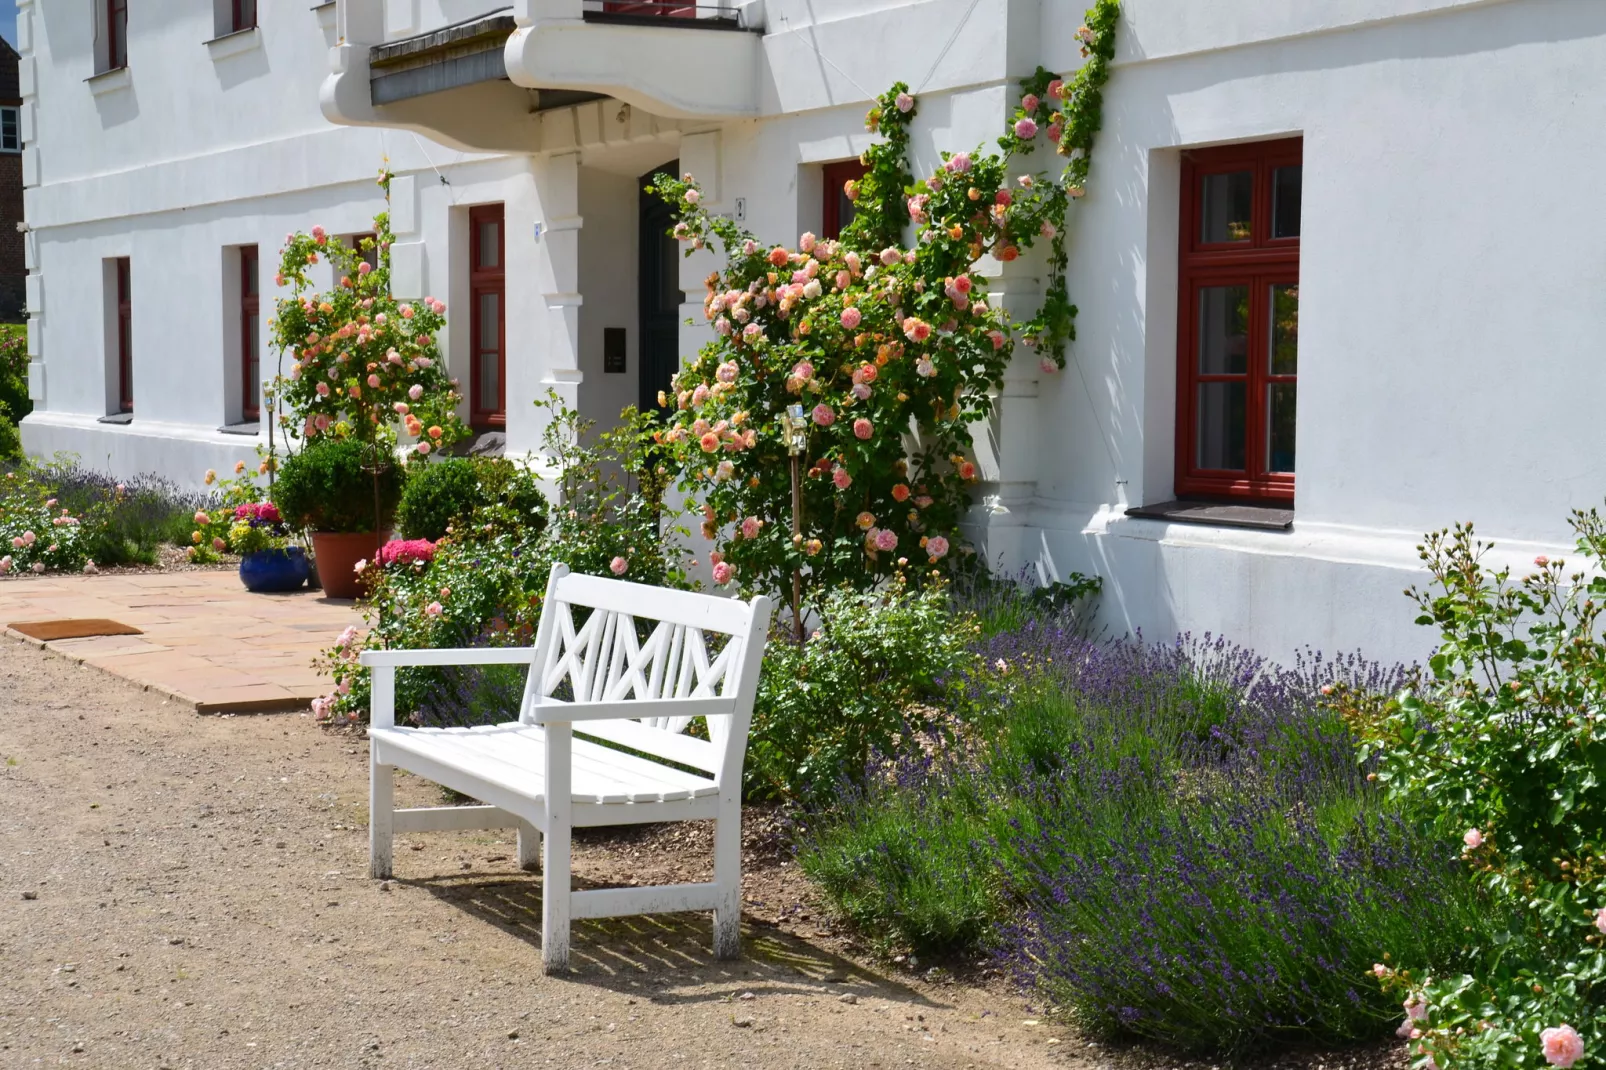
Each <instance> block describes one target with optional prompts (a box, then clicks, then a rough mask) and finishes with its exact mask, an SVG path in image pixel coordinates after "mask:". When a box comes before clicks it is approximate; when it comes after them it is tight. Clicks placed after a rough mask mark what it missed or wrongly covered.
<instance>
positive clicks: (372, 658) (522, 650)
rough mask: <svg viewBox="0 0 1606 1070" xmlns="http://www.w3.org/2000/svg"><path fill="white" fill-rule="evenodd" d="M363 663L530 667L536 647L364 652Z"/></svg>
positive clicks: (370, 666)
mask: <svg viewBox="0 0 1606 1070" xmlns="http://www.w3.org/2000/svg"><path fill="white" fill-rule="evenodd" d="M360 660H361V662H362V664H364V665H366V666H368V667H369V668H373V667H375V666H379V665H389V666H394V667H404V666H405V667H414V668H416V667H419V666H426V665H529V664H530V663H531V662H533V661H534V660H535V648H534V647H528V646H474V647H459V648H457V649H452V650H365V651H363V653H362V657H361V659H360Z"/></svg>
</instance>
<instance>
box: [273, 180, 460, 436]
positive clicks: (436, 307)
mask: <svg viewBox="0 0 1606 1070" xmlns="http://www.w3.org/2000/svg"><path fill="white" fill-rule="evenodd" d="M390 180H391V175H390V173H389V172H388V171H382V172H380V176H379V184H380V185H381V186H382V187H383V188H384V190H385V196H386V199H387V200H388V199H389V197H390ZM374 232H375V234H376V237H374V238H365V239H363V241H362V243H361V245H362V247H361V248H354V247H352V246H350V245H348V244H346V243H345V242H344V241H342V240H341V239H340V238H339V237H337V236H335V235H333V234H330V233H328V232H327V231H325V230H324V228H323V227H319V226H315V227H313V228H312V229H311V230H310V231H309V232H306V233H296V234H290V235H288V236H287V237H286V238H285V244H284V248H283V250H282V252H281V261H280V266H279V272H278V274H277V275H276V276H275V279H274V281H275V282H276V283H277V284H278V285H279V286H280V287H284V288H288V289H289V291H290V295H289V296H288V297H284V298H280V299H279V300H278V302H277V305H276V309H275V318H274V322H273V337H274V342H275V344H276V345H277V346H278V348H279V349H280V351H281V352H283V353H285V354H286V355H288V356H289V357H290V358H291V360H292V363H291V365H290V368H289V370H288V371H287V372H286V373H285V374H283V375H280V376H278V377H277V378H276V379H275V380H274V383H273V385H272V387H271V388H270V390H269V398H270V400H271V401H273V402H275V404H278V405H282V406H283V408H284V409H285V410H286V411H283V412H281V413H280V415H279V417H278V420H279V424H280V427H281V428H282V429H283V431H284V433H285V434H286V436H287V437H288V438H289V439H290V440H291V441H296V440H314V439H319V438H324V437H332V438H354V439H356V440H358V441H361V442H363V443H365V444H367V445H368V446H370V447H371V450H372V452H373V454H374V456H375V458H376V463H377V461H378V458H379V457H381V456H385V455H388V454H389V452H390V451H391V450H392V449H393V448H394V447H395V446H396V445H397V443H398V441H399V436H400V434H401V433H402V432H405V433H406V434H407V435H408V436H409V437H410V438H411V439H413V440H415V441H414V443H413V445H412V446H411V447H410V449H411V450H412V452H413V453H414V454H415V455H417V456H427V455H428V454H430V453H432V452H434V451H436V450H439V449H441V448H443V447H446V446H450V445H451V444H452V443H453V442H456V441H457V440H458V439H460V438H462V437H463V436H464V435H465V434H467V428H466V427H465V426H464V424H463V422H462V420H460V419H459V418H458V415H457V406H458V403H459V402H460V401H461V400H462V396H461V395H460V394H459V393H458V390H457V383H456V382H455V381H454V380H453V379H451V378H450V376H449V375H448V372H447V369H446V366H445V363H444V362H443V361H442V359H441V354H440V349H439V347H438V346H437V345H436V341H435V336H436V334H437V333H438V332H439V331H440V329H441V328H442V327H443V326H444V325H445V323H446V305H445V303H444V302H442V301H438V300H436V299H435V298H433V297H425V298H424V299H422V300H420V301H404V300H398V299H397V298H395V297H394V296H392V295H391V292H390V247H391V242H392V240H393V239H392V234H391V230H390V216H389V213H388V212H382V213H380V214H379V215H377V216H375V217H374ZM368 253H374V254H376V256H375V259H376V261H377V264H378V266H377V267H374V266H371V265H370V264H369V263H368V261H367V260H366V259H365V254H368ZM319 263H328V264H329V266H330V268H331V270H332V271H333V273H334V277H335V280H336V283H335V286H334V287H333V288H332V289H330V290H329V291H327V292H324V293H318V292H316V290H315V285H314V282H313V278H312V270H313V267H314V266H315V265H317V264H319Z"/></svg>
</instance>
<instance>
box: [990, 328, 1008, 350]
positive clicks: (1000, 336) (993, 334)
mask: <svg viewBox="0 0 1606 1070" xmlns="http://www.w3.org/2000/svg"><path fill="white" fill-rule="evenodd" d="M987 337H988V338H989V339H990V340H991V341H992V343H993V348H994V349H1003V348H1004V332H1003V331H988V332H987Z"/></svg>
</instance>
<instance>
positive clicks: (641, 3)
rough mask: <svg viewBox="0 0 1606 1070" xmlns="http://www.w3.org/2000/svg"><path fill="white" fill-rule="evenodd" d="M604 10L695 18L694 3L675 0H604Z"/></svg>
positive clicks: (616, 12)
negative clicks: (676, 0)
mask: <svg viewBox="0 0 1606 1070" xmlns="http://www.w3.org/2000/svg"><path fill="white" fill-rule="evenodd" d="M602 10H603V11H604V12H605V13H606V14H609V15H662V16H663V17H664V18H670V19H694V18H696V17H697V7H696V5H694V4H683V3H676V2H675V0H604V3H603V5H602Z"/></svg>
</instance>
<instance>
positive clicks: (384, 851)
mask: <svg viewBox="0 0 1606 1070" xmlns="http://www.w3.org/2000/svg"><path fill="white" fill-rule="evenodd" d="M395 769H396V767H395V766H393V765H379V764H377V763H375V762H372V761H370V762H369V764H368V873H369V875H370V876H371V877H373V878H374V879H375V880H386V879H388V878H389V877H390V874H391V826H392V823H393V819H392V815H393V814H394V813H395V809H396V807H395V798H394V791H393V789H394V777H393V776H392V775H391V774H392V773H393V772H394V771H395Z"/></svg>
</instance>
